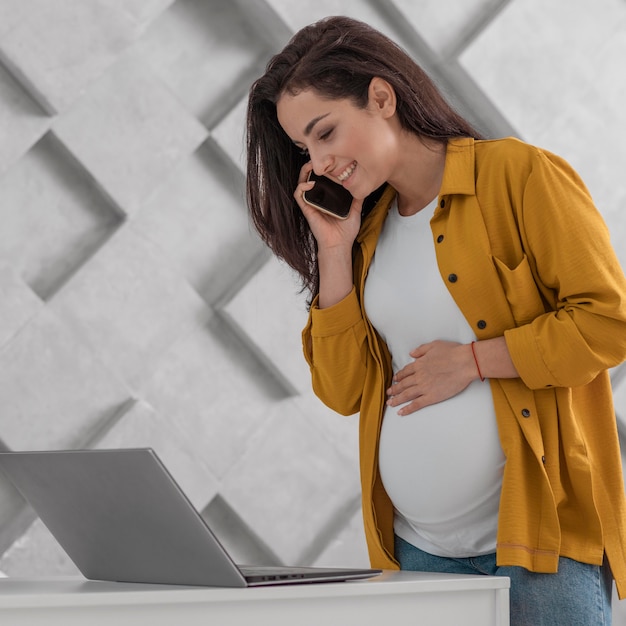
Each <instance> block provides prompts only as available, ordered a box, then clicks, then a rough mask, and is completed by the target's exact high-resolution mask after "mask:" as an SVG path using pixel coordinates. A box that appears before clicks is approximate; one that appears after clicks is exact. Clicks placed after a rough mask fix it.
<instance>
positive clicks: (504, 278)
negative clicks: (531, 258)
mask: <svg viewBox="0 0 626 626" xmlns="http://www.w3.org/2000/svg"><path fill="white" fill-rule="evenodd" d="M491 258H492V259H493V262H494V265H495V266H496V270H497V271H498V276H499V277H500V282H501V283H502V287H503V289H504V292H505V294H506V299H507V301H508V303H509V306H510V307H511V313H512V314H513V318H514V320H515V324H516V325H517V326H522V325H524V324H528V323H529V322H531V321H532V320H534V319H535V318H536V317H538V316H539V315H541V314H543V313H545V312H546V307H545V306H544V302H543V299H542V298H541V293H540V291H539V289H538V287H537V284H536V283H535V279H534V278H533V274H532V271H531V269H530V264H529V263H528V257H527V256H526V255H524V256H523V258H522V260H521V261H520V263H519V265H518V266H517V267H515V268H513V269H511V268H510V267H508V266H507V265H506V264H505V263H504V262H502V261H501V260H500V259H498V258H497V257H495V256H492V257H491Z"/></svg>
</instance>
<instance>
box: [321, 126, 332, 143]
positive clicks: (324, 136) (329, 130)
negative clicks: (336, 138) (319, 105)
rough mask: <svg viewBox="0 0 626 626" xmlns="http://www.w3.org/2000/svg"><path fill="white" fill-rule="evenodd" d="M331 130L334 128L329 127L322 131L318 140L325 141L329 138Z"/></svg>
mask: <svg viewBox="0 0 626 626" xmlns="http://www.w3.org/2000/svg"><path fill="white" fill-rule="evenodd" d="M333 130H335V129H334V128H329V129H328V130H327V131H324V132H323V133H322V134H321V135H320V136H319V138H320V141H326V140H327V139H330V136H331V135H332V134H333Z"/></svg>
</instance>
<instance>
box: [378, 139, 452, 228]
mask: <svg viewBox="0 0 626 626" xmlns="http://www.w3.org/2000/svg"><path fill="white" fill-rule="evenodd" d="M403 150H404V152H403V155H404V156H403V158H402V159H401V165H400V166H399V168H398V172H396V173H394V177H393V180H390V181H389V182H390V183H391V185H392V186H393V187H394V189H395V190H396V191H397V192H398V211H399V212H400V215H405V216H408V215H414V214H415V213H417V212H418V211H421V210H422V209H423V208H424V207H425V206H427V205H428V204H430V203H431V202H432V200H433V198H435V197H437V195H438V194H439V190H440V189H441V182H442V180H443V170H444V166H445V161H446V144H442V143H439V142H435V141H432V140H427V139H421V138H419V137H416V136H415V135H411V136H410V137H407V141H406V144H405V145H404V147H403Z"/></svg>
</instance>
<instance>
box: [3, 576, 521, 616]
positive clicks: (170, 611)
mask: <svg viewBox="0 0 626 626" xmlns="http://www.w3.org/2000/svg"><path fill="white" fill-rule="evenodd" d="M392 623H396V624H402V623H406V624H411V625H419V626H430V625H432V626H459V625H461V624H462V625H463V626H508V625H509V579H508V578H496V577H488V576H460V575H453V574H425V573H420V572H385V573H384V574H383V575H382V576H379V577H377V578H373V579H368V580H364V581H358V582H348V583H325V584H306V585H293V586H283V587H262V588H248V589H218V588H199V587H175V586H165V585H137V584H124V583H107V582H93V581H86V580H84V579H82V578H80V579H79V578H52V579H46V580H37V579H33V580H24V579H12V578H4V579H0V624H6V625H7V626H44V625H45V626H51V625H52V626H61V625H62V626H78V625H80V626H86V625H89V626H100V625H103V624H107V625H113V626H131V625H132V626H138V625H141V626H147V625H150V626H179V625H180V626H196V625H200V624H202V626H207V625H216V626H236V625H239V624H246V625H252V624H254V625H255V626H256V625H258V626H266V625H267V626H270V625H271V626H283V625H284V626H294V625H295V624H297V625H298V626H313V625H315V626H320V625H321V626H370V625H371V626H384V624H392Z"/></svg>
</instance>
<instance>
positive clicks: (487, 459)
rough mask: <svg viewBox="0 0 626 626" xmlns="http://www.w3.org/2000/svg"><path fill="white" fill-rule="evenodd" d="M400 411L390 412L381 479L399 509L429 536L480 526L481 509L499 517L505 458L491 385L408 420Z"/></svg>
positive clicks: (383, 433)
mask: <svg viewBox="0 0 626 626" xmlns="http://www.w3.org/2000/svg"><path fill="white" fill-rule="evenodd" d="M398 408H399V407H394V408H391V407H390V408H388V409H387V412H386V413H385V417H384V420H383V425H382V431H381V438H380V446H379V467H380V473H381V478H382V481H383V484H384V486H385V489H386V491H387V493H388V494H389V497H390V498H391V501H392V502H393V504H394V506H395V508H396V509H397V510H398V511H399V512H400V513H401V514H402V515H403V516H404V517H405V518H406V519H407V520H409V521H410V522H411V524H412V525H414V526H416V527H418V528H419V527H423V528H424V529H427V530H428V532H431V531H432V529H435V532H436V529H437V526H438V525H441V528H442V529H443V528H445V527H446V525H449V524H450V522H453V521H454V520H456V519H461V518H468V519H479V518H480V517H481V513H480V509H481V507H482V508H491V509H493V508H494V507H495V508H496V512H497V505H498V500H499V493H500V486H501V483H502V470H503V467H504V455H503V453H502V449H501V446H500V441H499V438H498V432H497V425H496V418H495V412H494V409H493V400H492V396H491V392H490V390H489V386H488V385H486V384H484V383H481V382H480V381H475V382H474V383H472V384H471V385H469V387H467V389H466V390H465V391H463V392H462V393H460V394H458V395H457V396H454V397H453V398H450V399H449V400H446V401H445V402H441V403H439V404H435V405H432V406H430V407H426V408H424V409H421V410H420V411H417V412H416V413H412V414H410V415H407V416H398V414H397V409H398ZM485 514H486V515H492V514H495V512H494V511H486V512H485Z"/></svg>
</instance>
